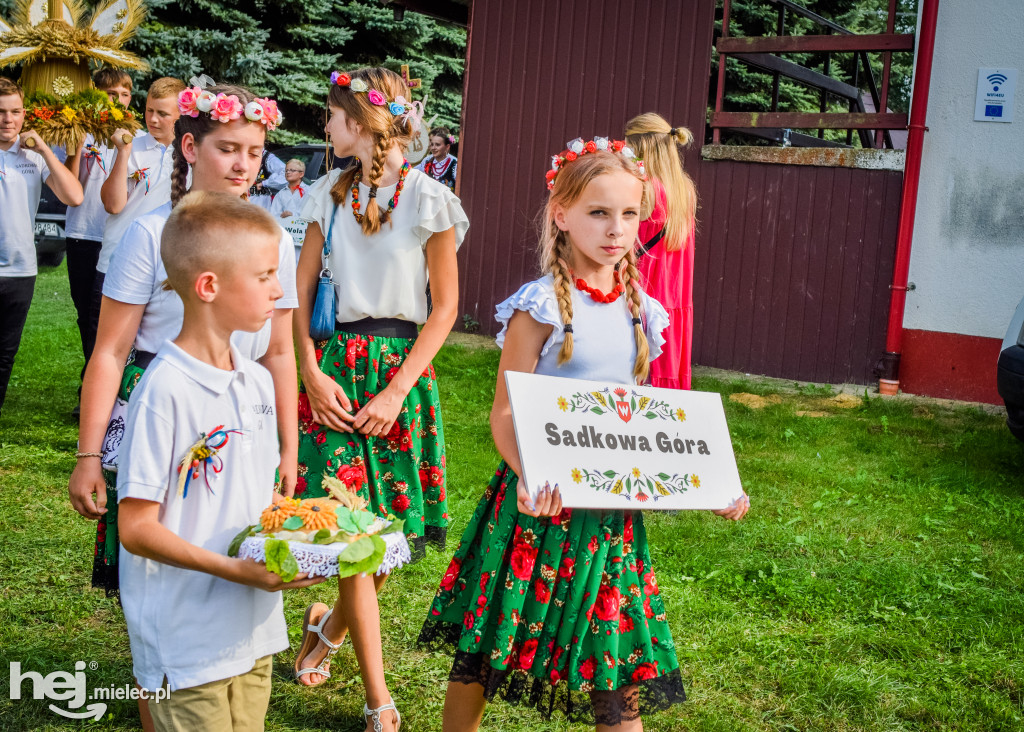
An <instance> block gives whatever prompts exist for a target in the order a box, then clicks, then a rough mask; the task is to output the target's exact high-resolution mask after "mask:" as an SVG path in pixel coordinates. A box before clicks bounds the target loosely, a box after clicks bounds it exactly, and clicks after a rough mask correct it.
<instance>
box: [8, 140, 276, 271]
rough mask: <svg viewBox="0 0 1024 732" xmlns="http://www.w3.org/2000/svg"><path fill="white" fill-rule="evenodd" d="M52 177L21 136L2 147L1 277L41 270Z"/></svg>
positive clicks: (43, 162)
mask: <svg viewBox="0 0 1024 732" xmlns="http://www.w3.org/2000/svg"><path fill="white" fill-rule="evenodd" d="M49 177H50V169H49V168H48V167H47V166H46V161H45V160H43V156H42V155H40V154H39V153H37V152H33V151H32V150H25V149H24V148H22V146H21V139H20V138H19V139H17V140H15V141H14V144H13V145H11V147H10V149H9V150H0V277H32V276H34V275H35V274H36V272H37V271H38V269H37V268H36V240H35V224H36V211H37V210H38V209H39V195H40V194H41V193H42V190H43V182H44V181H45V180H46V179H47V178H49ZM294 257H295V255H294V254H292V258H293V259H294Z"/></svg>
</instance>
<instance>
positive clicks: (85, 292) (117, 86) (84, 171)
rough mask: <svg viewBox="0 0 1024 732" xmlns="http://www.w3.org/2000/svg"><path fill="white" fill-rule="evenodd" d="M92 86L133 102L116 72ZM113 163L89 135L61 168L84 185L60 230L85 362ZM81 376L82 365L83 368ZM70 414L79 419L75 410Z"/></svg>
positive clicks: (92, 333) (92, 334)
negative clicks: (81, 196)
mask: <svg viewBox="0 0 1024 732" xmlns="http://www.w3.org/2000/svg"><path fill="white" fill-rule="evenodd" d="M92 83H93V85H94V86H95V87H96V88H97V89H99V90H100V91H102V92H106V94H107V95H108V96H109V97H110V101H112V102H119V103H120V104H122V105H124V106H125V107H127V106H129V105H130V104H131V102H132V77H130V76H128V74H126V73H125V72H124V71H121V70H120V69H112V68H110V67H106V68H103V69H100V70H99V71H97V72H96V73H95V74H93V76H92ZM113 164H114V150H113V149H112V148H109V147H107V146H106V145H100V144H97V143H96V140H94V139H93V137H92V135H87V136H86V137H85V139H84V140H82V144H81V145H80V146H79V148H78V151H77V152H76V153H75V154H73V155H69V156H68V158H67V160H66V161H65V163H64V165H65V166H66V167H67V168H68V170H70V171H71V172H72V174H73V175H74V176H75V177H77V178H78V181H79V183H81V184H82V190H83V192H84V194H85V200H84V201H83V202H82V205H80V206H73V207H71V208H68V215H67V221H66V222H65V224H64V230H65V231H66V232H67V263H68V284H69V285H70V287H71V302H73V303H74V305H75V311H76V312H77V313H78V333H79V335H80V336H81V338H82V355H83V356H84V357H85V363H86V364H88V363H89V357H90V356H91V355H92V347H93V345H94V344H95V342H96V317H97V316H99V313H98V312H95V313H93V312H92V311H93V308H92V288H93V283H94V282H95V281H96V263H97V261H98V260H99V256H100V244H101V242H102V241H103V229H104V227H105V226H106V224H107V217H108V216H109V214H108V213H107V211H106V209H104V208H103V201H102V200H101V199H100V188H102V186H103V183H104V181H106V179H107V175H108V174H109V172H110V169H111V167H112V166H113ZM82 374H85V366H83V367H82ZM74 415H75V416H76V417H77V416H78V407H77V406H76V407H75V410H74Z"/></svg>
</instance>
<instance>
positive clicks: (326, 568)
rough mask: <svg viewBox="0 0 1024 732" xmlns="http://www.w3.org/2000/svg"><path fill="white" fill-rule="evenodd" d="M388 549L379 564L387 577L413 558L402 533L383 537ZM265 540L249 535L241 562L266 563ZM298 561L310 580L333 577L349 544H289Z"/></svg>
mask: <svg viewBox="0 0 1024 732" xmlns="http://www.w3.org/2000/svg"><path fill="white" fill-rule="evenodd" d="M381 538H382V539H383V540H384V544H385V545H386V547H387V548H386V549H385V550H384V560H383V561H382V562H381V564H380V569H378V570H377V574H388V573H390V572H391V571H392V570H394V569H398V568H399V567H401V566H402V565H403V564H408V563H409V560H410V559H411V556H410V554H409V540H408V539H406V538H405V534H404V533H403V532H401V531H393V532H391V533H390V534H382V535H381ZM265 541H266V538H264V537H262V536H250V537H249V538H247V539H246V540H245V541H243V542H242V546H241V547H240V548H239V550H238V557H239V558H240V559H255V560H256V561H257V562H264V561H266V555H265V554H264V552H263V543H264V542H265ZM288 546H289V548H291V550H292V554H293V555H294V556H295V560H296V561H297V562H298V563H299V572H302V573H305V574H308V575H309V576H310V577H333V576H335V575H336V574H338V555H339V554H341V553H342V552H343V551H344V550H345V547H347V546H348V544H345V543H343V542H338V543H336V544H306V543H304V542H298V541H290V542H288Z"/></svg>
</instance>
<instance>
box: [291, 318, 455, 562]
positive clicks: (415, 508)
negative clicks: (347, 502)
mask: <svg viewBox="0 0 1024 732" xmlns="http://www.w3.org/2000/svg"><path fill="white" fill-rule="evenodd" d="M414 342H415V339H414V338H387V337H382V336H374V335H357V334H354V333H347V332H345V331H335V332H334V335H333V336H332V337H331V338H330V339H329V340H327V341H325V342H323V343H318V344H317V346H318V348H317V359H318V361H319V363H320V370H321V371H323V372H324V373H325V374H327V375H328V376H330V377H331V378H332V379H334V381H335V382H336V383H337V384H339V385H340V386H341V387H342V389H344V391H345V394H346V395H347V396H348V398H349V400H351V402H352V406H353V413H354V412H356V411H358V410H359V409H360V408H362V407H363V406H364V405H365V404H366V403H367V402H368V401H369V400H370V399H371V398H372V397H373V396H374V395H376V394H379V393H380V392H381V391H382V390H383V389H384V388H385V387H386V386H387V385H388V383H389V382H390V381H391V379H393V378H394V376H395V374H397V373H398V369H399V368H400V367H401V365H402V363H403V362H404V361H405V359H406V357H407V356H408V355H409V351H410V350H411V349H412V345H413V343H414ZM325 474H326V475H332V476H335V477H337V478H338V479H339V480H341V481H342V482H343V483H344V484H345V485H346V486H348V488H349V489H350V490H352V491H353V492H355V493H358V494H359V495H360V496H362V497H363V498H365V499H366V500H367V501H369V506H367V508H368V509H369V510H371V511H373V512H375V513H376V514H377V515H379V516H382V517H386V516H388V515H389V514H391V515H394V516H397V517H398V518H400V519H403V520H404V521H405V533H406V536H408V538H409V539H410V540H411V541H412V545H413V557H414V558H416V557H421V556H422V555H423V552H424V551H425V547H426V544H427V543H432V544H435V545H437V546H438V547H440V548H443V547H444V543H445V538H446V535H447V533H448V501H447V498H446V497H445V457H444V427H443V425H442V422H441V403H440V401H439V398H438V393H437V381H436V380H435V377H434V367H433V366H428V367H427V369H426V370H425V371H424V372H423V374H422V375H421V376H420V378H419V380H418V381H417V382H416V385H415V386H414V387H413V388H412V391H410V392H409V395H408V396H407V397H406V398H405V403H404V404H403V406H402V411H401V412H400V413H399V415H398V419H397V420H395V424H394V427H392V429H391V431H390V432H389V433H388V434H387V435H383V436H381V437H367V436H366V435H361V434H359V433H358V432H353V433H346V432H335V431H334V430H332V429H330V428H329V427H324V426H323V425H320V424H317V423H316V422H314V421H313V415H312V412H311V410H310V406H309V397H308V396H306V391H305V389H304V388H301V389H299V476H298V480H297V482H296V486H295V495H296V496H298V497H302V498H314V497H319V496H324V495H326V494H327V491H326V490H325V489H324V488H323V487H322V486H321V485H320V483H321V479H322V477H323V476H324V475H325Z"/></svg>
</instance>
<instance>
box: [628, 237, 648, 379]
mask: <svg viewBox="0 0 1024 732" xmlns="http://www.w3.org/2000/svg"><path fill="white" fill-rule="evenodd" d="M623 261H625V263H626V277H625V285H626V297H628V298H629V312H630V313H631V314H632V316H633V318H634V319H639V320H640V322H634V323H633V339H634V340H635V341H636V361H634V362H633V376H635V377H636V380H637V383H638V384H642V383H644V382H645V381H647V374H648V373H649V372H650V370H651V364H650V356H651V351H650V347H649V346H648V345H647V335H646V334H645V333H644V325H643V318H642V316H641V313H643V302H642V301H641V300H640V290H639V289H637V287H636V283H637V282H638V281H639V277H640V273H639V272H637V269H636V259H635V258H634V255H633V250H632V249H631V250H629V252H628V253H627V254H626V256H625V257H623Z"/></svg>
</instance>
